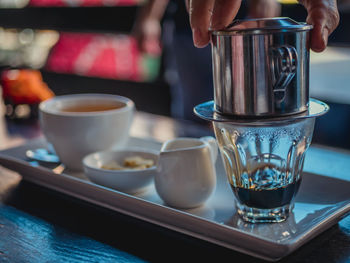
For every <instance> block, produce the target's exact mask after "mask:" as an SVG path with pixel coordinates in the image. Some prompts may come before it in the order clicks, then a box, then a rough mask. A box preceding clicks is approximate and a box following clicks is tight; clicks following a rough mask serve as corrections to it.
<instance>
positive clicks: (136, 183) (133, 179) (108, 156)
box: [83, 149, 158, 194]
mask: <svg viewBox="0 0 350 263" xmlns="http://www.w3.org/2000/svg"><path fill="white" fill-rule="evenodd" d="M131 156H140V157H142V158H145V159H152V160H153V161H154V164H155V165H154V166H152V167H150V168H146V169H141V170H133V169H130V170H109V169H103V168H101V166H103V165H106V164H108V163H110V162H112V161H116V162H117V163H120V164H122V163H123V162H124V159H125V158H127V157H131ZM157 164H158V152H156V151H152V150H148V149H147V150H144V149H127V150H120V151H101V152H95V153H92V154H89V155H87V156H86V157H84V159H83V166H84V172H85V175H86V176H87V177H88V178H89V179H90V180H91V181H92V182H94V183H96V184H99V185H103V186H105V187H109V188H112V189H115V190H118V191H121V192H125V193H128V194H135V193H140V192H142V191H144V190H146V188H147V186H149V185H150V184H151V182H152V181H153V179H154V176H155V174H156V170H157Z"/></svg>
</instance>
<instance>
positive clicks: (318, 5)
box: [300, 0, 339, 52]
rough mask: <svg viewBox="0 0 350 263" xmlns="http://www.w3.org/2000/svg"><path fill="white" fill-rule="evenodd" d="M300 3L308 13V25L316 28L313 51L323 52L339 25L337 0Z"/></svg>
mask: <svg viewBox="0 0 350 263" xmlns="http://www.w3.org/2000/svg"><path fill="white" fill-rule="evenodd" d="M300 2H301V3H302V4H303V5H304V6H305V7H306V9H307V11H308V17H307V20H306V21H307V23H309V24H312V25H313V26H314V28H313V30H312V31H311V49H312V50H313V51H316V52H321V51H323V50H324V49H325V48H326V46H327V42H328V36H329V35H330V34H331V33H332V32H333V31H334V29H335V28H336V27H337V26H338V24H339V13H338V9H337V3H336V0H321V1H314V0H304V1H300Z"/></svg>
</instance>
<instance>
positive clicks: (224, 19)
mask: <svg viewBox="0 0 350 263" xmlns="http://www.w3.org/2000/svg"><path fill="white" fill-rule="evenodd" d="M241 2H242V1H241V0H216V1H215V4H214V8H213V15H212V17H211V25H210V29H211V30H219V29H223V28H224V27H226V26H228V25H229V24H230V23H231V22H232V20H233V19H234V18H235V17H236V15H237V12H238V10H239V8H240V6H241Z"/></svg>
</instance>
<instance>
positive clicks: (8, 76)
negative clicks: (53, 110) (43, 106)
mask: <svg viewBox="0 0 350 263" xmlns="http://www.w3.org/2000/svg"><path fill="white" fill-rule="evenodd" d="M1 85H2V88H3V98H4V100H5V101H8V102H11V103H13V104H38V103H40V102H42V101H44V100H46V99H49V98H51V97H53V96H55V94H54V93H53V92H52V90H50V89H49V87H48V86H47V84H46V83H45V82H44V81H43V78H42V76H41V73H40V71H38V70H30V69H20V70H17V69H15V70H6V71H4V72H3V73H2V75H1Z"/></svg>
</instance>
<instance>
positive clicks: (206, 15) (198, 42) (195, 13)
mask: <svg viewBox="0 0 350 263" xmlns="http://www.w3.org/2000/svg"><path fill="white" fill-rule="evenodd" d="M213 6H214V0H190V1H189V15H190V24H191V28H192V35H193V43H194V45H195V46H196V47H205V46H206V45H207V44H208V43H209V40H210V35H209V24H210V20H211V15H212V11H213Z"/></svg>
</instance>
